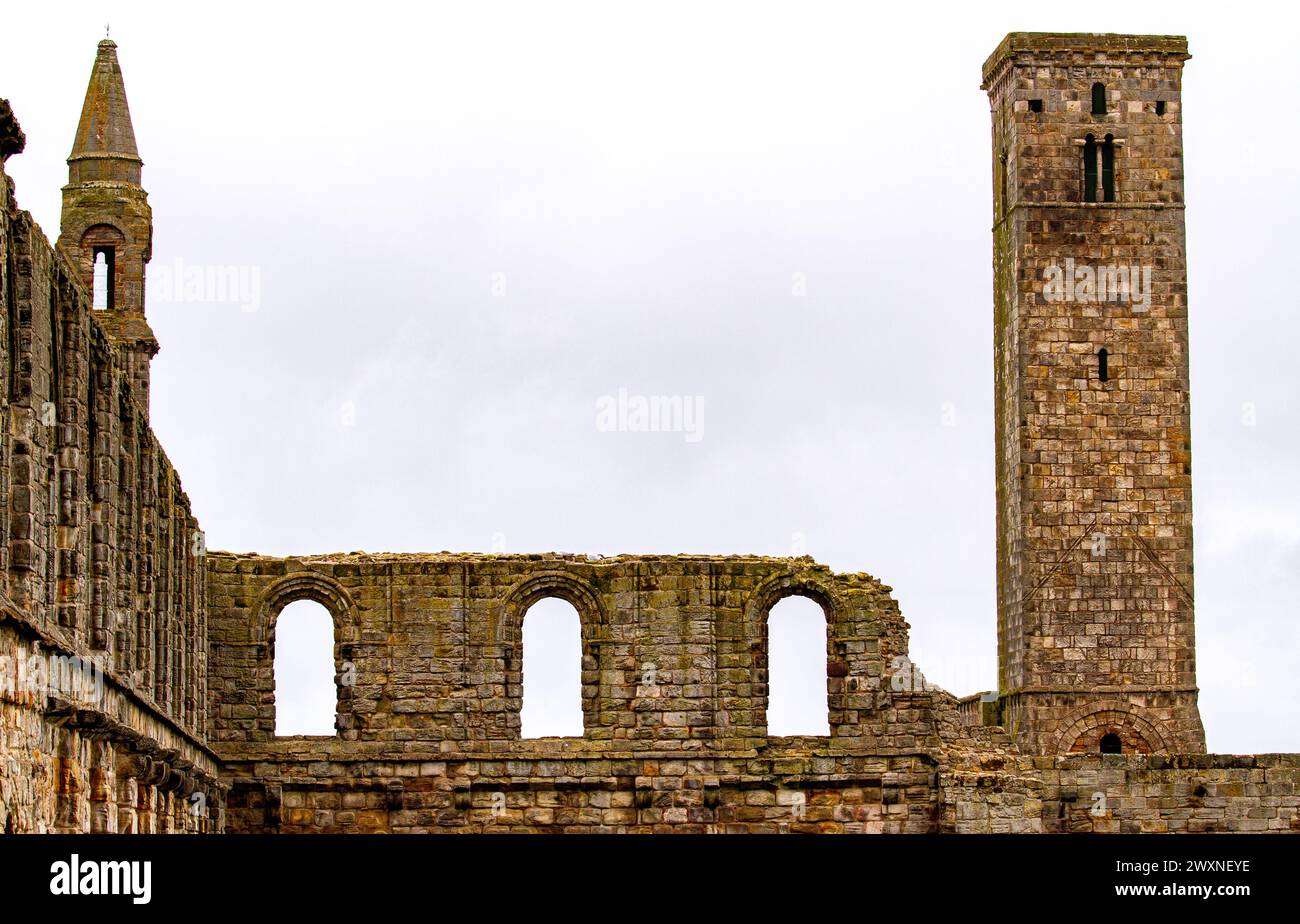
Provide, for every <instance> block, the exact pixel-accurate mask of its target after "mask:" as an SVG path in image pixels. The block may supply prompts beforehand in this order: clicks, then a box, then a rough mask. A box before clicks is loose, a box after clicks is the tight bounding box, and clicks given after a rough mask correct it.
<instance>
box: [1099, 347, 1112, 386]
mask: <svg viewBox="0 0 1300 924" xmlns="http://www.w3.org/2000/svg"><path fill="white" fill-rule="evenodd" d="M1097 377H1098V378H1099V379H1101V380H1102V381H1103V382H1109V381H1110V354H1109V353H1108V352H1107V351H1106V348H1105V347H1102V348H1101V349H1100V350H1098V351H1097Z"/></svg>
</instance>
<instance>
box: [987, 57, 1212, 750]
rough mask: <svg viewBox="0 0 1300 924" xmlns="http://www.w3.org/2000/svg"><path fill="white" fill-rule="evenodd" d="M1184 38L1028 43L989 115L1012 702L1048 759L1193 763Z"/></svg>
mask: <svg viewBox="0 0 1300 924" xmlns="http://www.w3.org/2000/svg"><path fill="white" fill-rule="evenodd" d="M1188 57H1189V55H1188V54H1187V40H1186V39H1185V38H1183V37H1181V36H1147V35H1061V34H1050V33H1013V34H1011V35H1008V36H1007V37H1006V39H1004V40H1003V41H1002V43H1001V44H1000V45H999V46H998V48H997V50H996V51H994V52H993V54H992V56H991V57H990V58H989V59H988V61H987V62H985V64H984V75H983V76H984V83H983V89H985V90H986V91H988V94H989V102H990V105H991V108H992V116H993V177H994V181H993V198H994V210H993V218H994V225H993V241H994V247H993V252H994V317H995V329H994V348H995V392H996V393H995V407H996V412H995V417H996V428H997V433H996V446H997V509H998V523H997V548H998V553H997V562H998V565H997V570H998V652H999V668H998V673H999V676H998V688H999V700H998V704H999V712H1000V716H1001V723H1002V724H1004V725H1005V726H1007V728H1008V729H1009V730H1010V731H1011V733H1012V734H1013V735H1014V737H1015V738H1016V740H1017V741H1018V743H1019V744H1020V746H1021V747H1022V748H1023V749H1025V750H1027V751H1030V752H1034V753H1046V754H1051V753H1066V752H1071V751H1093V752H1096V751H1101V752H1124V753H1130V752H1161V753H1195V752H1203V751H1204V750H1205V735H1204V731H1203V730H1202V726H1201V720H1200V714H1199V711H1198V709H1197V704H1196V697H1197V690H1196V674H1195V633H1194V628H1193V619H1192V616H1193V605H1192V601H1193V597H1192V508H1191V500H1192V492H1191V487H1192V473H1191V437H1190V412H1189V405H1188V362H1187V269H1186V251H1185V245H1184V231H1183V211H1184V205H1183V155H1182V100H1181V77H1182V68H1183V62H1184V61H1186V60H1187V58H1188Z"/></svg>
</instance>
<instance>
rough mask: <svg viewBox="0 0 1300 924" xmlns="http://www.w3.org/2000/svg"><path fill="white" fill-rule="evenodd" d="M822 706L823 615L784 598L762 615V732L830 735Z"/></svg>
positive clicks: (801, 600) (812, 605)
mask: <svg viewBox="0 0 1300 924" xmlns="http://www.w3.org/2000/svg"><path fill="white" fill-rule="evenodd" d="M827 705H828V704H827V696H826V613H825V611H824V610H823V609H822V608H821V605H820V604H818V603H817V601H815V600H812V599H810V598H808V597H802V596H794V597H785V598H784V599H782V600H779V601H778V602H777V603H776V604H775V605H774V606H773V607H772V608H771V609H770V610H769V611H768V615H767V733H768V735H771V736H787V735H812V736H829V735H830V733H831V727H830V715H829V713H828V709H827Z"/></svg>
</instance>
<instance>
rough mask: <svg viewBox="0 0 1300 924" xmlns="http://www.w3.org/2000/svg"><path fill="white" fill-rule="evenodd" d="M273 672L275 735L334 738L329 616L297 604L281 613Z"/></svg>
mask: <svg viewBox="0 0 1300 924" xmlns="http://www.w3.org/2000/svg"><path fill="white" fill-rule="evenodd" d="M274 670H275V733H276V735H333V734H334V731H335V727H334V719H335V713H336V712H337V710H338V685H337V683H336V677H335V665H334V619H333V617H332V616H330V613H329V610H327V609H325V607H323V606H321V605H320V604H319V603H316V602H315V601H313V600H297V601H295V602H293V603H290V604H289V605H288V606H286V607H285V608H284V609H283V610H281V611H280V615H279V616H278V617H276V620H275V667H274Z"/></svg>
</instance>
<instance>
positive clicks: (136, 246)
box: [58, 39, 158, 411]
mask: <svg viewBox="0 0 1300 924" xmlns="http://www.w3.org/2000/svg"><path fill="white" fill-rule="evenodd" d="M142 163H143V162H142V161H141V160H140V154H139V152H138V151H137V150H136V146H135V129H134V128H133V127H132V126H131V111H130V109H129V108H128V107H127V104H126V85H125V83H124V82H123V80H122V68H121V66H120V65H119V64H118V63H117V45H116V44H115V43H114V42H112V41H110V40H109V39H104V40H103V41H101V42H100V43H99V49H98V51H97V52H96V54H95V66H94V68H93V69H92V70H91V72H90V85H89V86H88V87H87V88H86V101H85V103H84V104H83V105H82V107H81V121H80V122H79V123H78V124H77V136H76V138H75V140H74V141H73V142H72V154H71V155H69V157H68V185H67V186H65V187H63V219H62V227H61V229H60V232H59V244H58V246H59V249H60V250H62V251H63V252H64V253H65V254H66V255H67V256H68V258H69V259H70V260H71V261H72V263H73V265H74V266H76V267H77V269H78V270H79V271H80V275H81V279H82V282H83V284H84V285H85V287H86V290H87V291H88V292H90V293H93V297H94V298H95V299H96V305H97V307H98V308H99V309H100V310H97V311H95V315H96V317H97V318H98V319H99V323H100V325H101V326H102V327H103V328H104V330H105V331H106V332H107V333H108V335H109V337H110V339H112V340H113V342H114V343H115V344H116V345H117V346H118V348H119V349H120V350H121V356H122V359H123V362H124V363H125V365H126V368H127V371H128V374H129V376H130V379H131V384H132V391H133V392H134V394H135V398H136V401H137V402H138V403H139V405H140V407H141V408H143V409H145V410H146V411H147V410H148V407H149V361H150V360H151V359H152V358H153V356H154V354H155V353H157V352H158V341H157V340H156V339H154V335H153V331H152V330H151V329H150V327H149V323H148V322H147V321H146V320H145V316H144V294H145V284H144V282H145V267H146V265H148V263H149V258H150V257H151V256H152V255H153V212H152V211H151V210H150V208H149V197H148V195H146V193H145V191H144V187H143V186H141V185H140V167H141V166H142ZM97 261H98V262H99V263H101V264H103V266H104V276H103V277H102V280H103V281H102V282H101V285H102V286H103V288H104V291H103V292H99V293H95V291H94V289H95V264H96V262H97Z"/></svg>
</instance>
